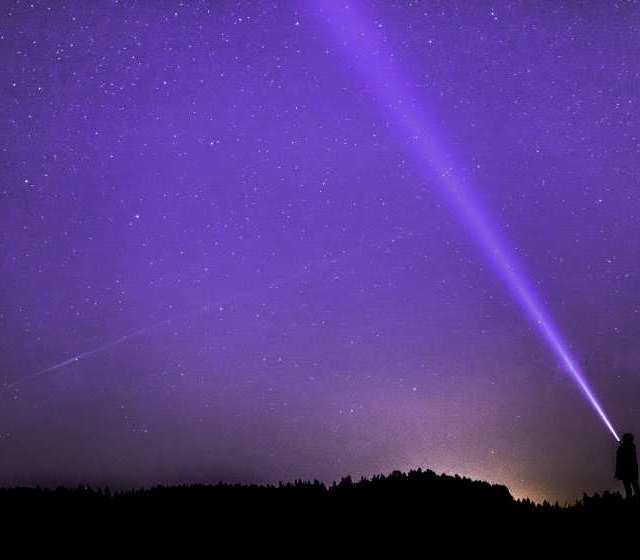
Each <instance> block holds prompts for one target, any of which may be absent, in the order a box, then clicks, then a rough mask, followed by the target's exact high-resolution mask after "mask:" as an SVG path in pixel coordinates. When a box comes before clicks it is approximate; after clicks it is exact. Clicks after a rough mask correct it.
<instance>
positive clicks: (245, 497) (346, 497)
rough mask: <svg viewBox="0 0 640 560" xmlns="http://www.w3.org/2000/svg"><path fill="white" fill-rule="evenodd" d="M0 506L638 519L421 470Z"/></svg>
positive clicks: (598, 497) (76, 495) (63, 493)
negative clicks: (522, 496) (521, 496)
mask: <svg viewBox="0 0 640 560" xmlns="http://www.w3.org/2000/svg"><path fill="white" fill-rule="evenodd" d="M0 504H1V505H2V509H3V510H4V511H5V512H8V511H10V512H13V514H14V515H15V516H17V515H20V514H21V513H23V514H25V515H29V516H33V514H34V512H36V513H37V515H40V516H43V517H47V516H55V517H57V518H61V517H62V518H64V517H65V516H66V515H70V516H72V517H73V516H74V515H82V516H83V517H87V518H91V519H95V518H96V517H100V516H107V517H113V518H119V519H125V518H128V519H136V520H145V521H149V520H151V519H153V518H164V519H166V518H168V517H169V518H179V517H180V516H182V515H189V516H192V517H201V518H205V519H207V520H209V521H211V522H216V523H218V524H220V523H221V522H224V523H227V524H231V525H237V526H247V525H248V524H252V523H259V524H260V525H265V524H269V523H272V524H275V525H279V524H282V523H290V522H301V523H315V524H318V523H325V524H326V523H338V522H341V523H345V522H349V521H353V520H356V521H362V520H365V519H376V520H379V521H385V522H387V521H388V522H390V523H395V522H398V523H403V522H405V521H408V520H413V521H416V520H421V522H423V521H428V520H446V519H455V520H456V523H458V522H460V520H464V519H467V520H476V521H485V522H486V521H488V520H491V519H495V518H503V519H506V518H512V519H526V520H548V521H551V520H553V521H558V522H564V523H569V524H572V523H574V524H575V523H580V522H581V521H582V520H584V519H585V518H586V517H593V516H596V517H597V518H599V519H603V520H606V521H614V522H615V521H616V520H620V519H625V518H626V519H630V518H634V519H637V518H638V514H639V513H640V505H639V502H638V501H637V500H626V499H624V498H623V497H622V496H621V494H620V493H618V492H604V493H602V494H594V495H592V496H587V495H586V494H585V495H584V496H583V497H582V498H581V499H579V500H577V501H576V502H575V503H574V504H571V505H559V504H557V503H556V504H551V503H549V502H546V501H545V502H542V503H535V502H533V501H532V500H529V499H520V500H518V499H515V498H514V497H513V496H512V495H511V493H510V492H509V490H508V488H507V487H506V486H503V485H499V484H490V483H488V482H483V481H478V480H471V479H469V478H465V477H461V476H458V475H454V476H451V475H446V474H436V473H435V472H433V471H431V470H421V469H418V470H412V471H410V472H408V473H402V472H399V471H394V472H392V473H391V474H389V475H376V476H373V477H372V478H361V479H360V480H359V481H353V480H352V478H351V477H350V476H347V477H344V478H342V480H340V481H339V482H334V483H333V484H331V485H325V484H324V483H322V482H319V481H317V480H315V481H302V480H297V481H295V482H290V483H279V484H277V485H253V484H250V485H243V484H228V483H218V484H212V485H205V484H192V485H178V486H156V487H152V488H147V489H137V490H125V491H117V492H114V491H111V490H110V489H108V488H91V487H88V486H79V487H77V488H64V487H59V488H39V487H35V488H26V487H20V488H3V489H0ZM403 520H404V521H403Z"/></svg>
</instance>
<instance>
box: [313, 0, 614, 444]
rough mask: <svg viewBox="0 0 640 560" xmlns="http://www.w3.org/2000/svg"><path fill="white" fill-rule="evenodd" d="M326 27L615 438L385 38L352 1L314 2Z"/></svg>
mask: <svg viewBox="0 0 640 560" xmlns="http://www.w3.org/2000/svg"><path fill="white" fill-rule="evenodd" d="M318 5H319V7H320V12H321V13H322V14H323V15H324V16H325V17H326V19H327V21H328V23H329V26H328V28H329V29H330V31H331V32H332V33H333V34H334V36H335V38H336V39H337V42H338V43H339V44H340V45H341V47H342V48H343V49H344V50H345V52H346V54H347V55H349V59H350V60H351V61H352V62H354V63H355V65H356V66H357V69H358V71H359V73H360V74H361V75H362V76H363V78H364V79H365V80H366V81H367V83H368V84H371V85H372V86H373V90H374V91H375V92H377V94H378V97H379V101H380V102H381V104H382V105H384V106H385V108H386V109H387V110H388V111H389V112H390V113H391V114H392V115H393V116H394V117H395V118H396V120H397V121H398V126H399V129H400V130H401V131H402V132H403V133H404V134H405V135H407V136H408V137H409V138H410V139H411V146H412V148H413V150H414V152H415V155H416V159H417V162H418V163H419V164H420V165H421V170H422V172H423V173H424V175H425V176H426V177H428V178H430V179H435V181H433V182H434V184H437V185H439V186H440V187H441V190H442V191H443V194H444V196H445V198H446V199H447V200H448V201H449V203H450V205H451V206H452V208H453V209H454V211H455V212H456V213H457V214H458V217H459V218H460V220H461V222H462V223H463V224H464V225H465V226H466V227H467V228H468V230H469V232H470V233H471V235H472V237H474V238H475V239H476V241H477V242H478V245H479V246H480V248H481V249H482V250H483V252H484V253H485V254H486V257H487V258H488V260H489V261H490V262H491V264H492V265H493V267H494V269H495V271H496V273H497V274H498V275H499V277H500V278H501V279H502V281H503V282H504V284H505V285H506V287H507V288H508V290H509V291H510V292H511V294H512V295H513V297H514V299H515V300H516V301H517V303H518V304H519V306H520V307H521V308H522V310H523V311H524V312H525V314H526V316H527V318H528V319H529V320H530V321H531V322H532V323H533V325H534V326H535V328H536V329H537V331H538V333H539V334H540V336H541V337H542V338H543V339H544V341H545V342H546V343H547V344H548V346H549V347H550V348H551V350H552V351H553V353H554V354H555V355H556V357H557V358H558V359H559V361H560V363H561V364H562V366H563V367H564V369H565V370H566V371H567V372H568V373H569V375H570V377H571V379H573V381H574V382H575V383H576V384H577V386H578V388H579V389H580V391H581V392H582V394H583V395H584V396H585V397H586V399H587V401H588V403H589V404H590V405H591V407H592V408H593V410H594V411H595V412H596V414H597V415H598V416H599V418H600V419H601V420H602V422H603V423H604V424H605V426H606V427H607V429H608V430H609V431H610V432H611V433H612V434H613V437H614V438H616V440H618V441H620V438H619V437H618V434H617V433H616V431H615V429H614V427H613V425H612V423H611V421H610V420H609V418H608V417H607V415H606V413H605V411H604V409H603V407H602V405H601V404H600V403H599V402H598V399H597V398H596V396H595V394H594V392H593V390H592V389H591V387H590V386H589V384H588V382H587V380H586V378H585V375H584V373H583V372H582V370H581V368H580V366H579V365H578V362H577V361H576V359H575V358H574V357H573V356H572V354H571V352H570V350H569V348H568V345H567V343H566V342H565V340H564V338H563V337H562V336H561V334H560V332H559V330H558V329H557V327H556V326H555V325H554V323H553V321H552V320H551V317H550V315H549V314H548V312H547V311H546V310H545V308H544V305H543V304H542V303H541V301H539V300H538V297H537V295H536V293H535V290H534V289H533V288H532V286H530V284H529V282H528V281H527V278H526V276H525V274H524V273H523V272H521V271H520V270H519V269H518V267H517V266H516V261H515V259H514V257H513V256H512V254H511V252H510V251H508V249H507V246H506V244H505V243H504V241H503V240H502V239H501V236H500V235H499V233H498V229H497V228H494V227H491V224H490V221H489V219H488V217H487V214H486V212H485V211H484V210H483V209H482V207H481V205H480V204H479V203H478V202H477V201H475V200H474V199H473V197H472V194H471V187H470V185H469V181H468V180H467V179H465V178H464V177H463V176H462V175H461V174H458V173H456V172H455V171H454V170H455V168H456V167H457V166H455V165H454V162H453V158H452V157H451V155H450V154H449V153H448V152H447V150H445V149H443V147H442V146H441V144H438V143H437V142H436V134H435V132H436V127H435V126H434V125H433V124H432V123H433V118H429V115H428V113H427V111H426V110H425V108H424V106H422V107H420V108H419V105H418V103H417V102H416V101H415V99H414V95H412V93H411V89H410V87H408V86H407V84H408V83H409V80H406V79H403V76H402V75H401V74H400V72H399V71H398V68H397V63H396V62H395V60H394V56H393V53H392V52H391V51H390V50H387V49H386V48H385V45H386V41H385V39H384V38H383V37H382V36H381V35H380V33H379V32H378V31H377V30H376V29H375V28H374V25H373V21H372V20H368V19H367V18H366V17H364V16H362V15H361V14H359V13H357V12H356V10H355V9H354V8H353V5H352V4H345V3H343V2H337V1H336V0H326V1H322V2H319V4H318Z"/></svg>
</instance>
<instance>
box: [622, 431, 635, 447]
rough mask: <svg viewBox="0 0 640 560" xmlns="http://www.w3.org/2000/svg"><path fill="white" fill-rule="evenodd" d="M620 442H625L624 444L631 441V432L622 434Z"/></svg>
mask: <svg viewBox="0 0 640 560" xmlns="http://www.w3.org/2000/svg"><path fill="white" fill-rule="evenodd" d="M620 443H622V444H625V445H629V444H630V443H633V434H629V433H627V434H622V440H621V441H620Z"/></svg>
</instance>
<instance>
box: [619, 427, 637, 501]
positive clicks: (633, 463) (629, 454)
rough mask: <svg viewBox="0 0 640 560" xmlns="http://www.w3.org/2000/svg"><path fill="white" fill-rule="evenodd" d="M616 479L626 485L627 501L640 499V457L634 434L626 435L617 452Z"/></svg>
mask: <svg viewBox="0 0 640 560" xmlns="http://www.w3.org/2000/svg"><path fill="white" fill-rule="evenodd" d="M616 478H617V479H618V480H621V481H622V484H624V492H625V495H626V496H627V500H630V499H631V498H632V496H635V498H636V500H638V499H640V487H639V486H638V457H637V455H636V446H635V444H634V443H633V434H624V435H623V436H622V439H621V440H620V445H619V446H618V451H617V452H616Z"/></svg>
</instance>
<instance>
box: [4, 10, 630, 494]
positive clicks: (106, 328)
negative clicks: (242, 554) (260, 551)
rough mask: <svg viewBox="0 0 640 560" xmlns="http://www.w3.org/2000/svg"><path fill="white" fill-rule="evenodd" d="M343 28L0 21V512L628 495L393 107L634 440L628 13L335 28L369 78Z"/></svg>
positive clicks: (30, 14)
mask: <svg viewBox="0 0 640 560" xmlns="http://www.w3.org/2000/svg"><path fill="white" fill-rule="evenodd" d="M330 4H331V6H332V7H331V9H329V3H328V2H324V1H323V0H317V1H311V0H309V1H306V0H305V1H299V2H273V1H271V2H265V1H246V2H239V1H218V2H182V3H178V2H158V1H154V2H151V1H148V2H102V3H99V2H84V1H80V0H74V1H68V2H51V3H46V2H38V1H32V2H29V1H27V2H10V3H9V2H7V3H4V4H3V6H2V8H1V11H0V53H1V56H2V65H1V67H0V77H1V80H0V92H1V93H0V96H1V98H0V111H1V114H2V118H1V121H0V122H1V123H2V124H1V126H2V129H1V131H0V132H1V134H0V147H1V151H0V158H1V159H0V165H1V169H2V174H1V179H2V182H1V184H0V197H1V198H0V201H1V202H0V219H1V220H2V221H1V223H2V228H1V229H0V248H1V250H0V259H1V261H0V262H1V265H0V266H1V272H2V278H3V281H2V284H1V285H0V286H1V287H0V290H1V291H0V329H1V334H2V336H1V337H0V345H1V347H0V484H1V485H13V484H35V483H39V484H58V483H65V484H77V483H80V482H90V483H92V484H110V485H114V486H128V485H143V484H145V485H148V484H153V483H160V482H161V483H171V482H179V481H180V482H181V481H216V480H219V479H223V480H234V481H235V480H243V481H275V480H280V479H292V478H320V479H324V480H332V479H334V478H336V477H340V476H342V475H346V474H352V475H355V476H359V475H361V474H372V473H377V472H385V471H390V470H392V469H403V470H404V469H408V468H415V467H418V466H420V467H423V468H426V467H429V468H433V469H434V470H436V471H447V472H457V473H461V474H466V475H470V476H474V477H479V478H484V479H488V480H493V481H499V482H504V483H506V484H508V485H509V487H510V488H511V489H512V491H513V492H514V494H516V495H518V496H522V495H528V496H531V497H533V498H536V499H540V498H552V499H560V500H565V499H572V498H575V497H577V496H579V495H581V494H582V492H583V491H586V492H592V491H596V490H604V489H610V488H616V482H615V481H614V480H613V453H614V449H615V441H614V440H613V438H612V437H611V434H609V433H608V431H607V430H606V428H605V427H604V426H603V424H602V422H601V421H600V420H599V418H598V417H597V416H596V415H595V414H594V413H593V410H592V409H591V408H590V407H589V405H588V404H587V403H586V401H585V399H584V398H583V395H582V394H581V393H580V391H579V390H578V389H577V388H576V386H575V384H574V383H573V382H572V381H571V379H570V377H569V376H568V375H567V374H566V372H565V371H564V370H563V369H562V367H561V365H560V364H559V362H558V359H557V357H556V356H555V355H554V354H553V353H552V351H551V350H550V349H549V347H548V346H547V344H546V343H545V342H544V341H543V340H542V339H541V338H540V336H539V334H538V333H537V331H536V329H535V328H534V327H532V326H531V323H530V322H529V321H528V319H527V318H526V317H525V315H524V314H523V312H522V310H521V308H520V307H519V306H518V304H517V303H516V302H515V301H514V299H513V297H512V295H511V294H510V292H509V290H508V289H507V288H505V286H504V283H503V281H502V279H501V278H500V276H499V275H498V274H496V270H495V268H494V267H493V266H492V264H491V263H490V261H489V260H488V259H487V256H486V251H484V250H483V249H482V247H481V246H480V245H479V244H478V240H477V239H476V238H475V237H474V235H473V229H472V228H469V227H468V224H465V223H464V219H460V215H459V214H456V212H455V211H454V209H452V206H451V204H450V201H448V200H447V197H446V196H443V189H442V185H439V184H437V183H438V180H437V179H434V178H433V177H429V176H428V175H426V174H425V173H424V166H425V164H424V162H423V161H421V160H420V157H417V153H416V149H415V147H414V146H412V142H414V139H413V138H411V137H410V135H409V134H408V133H407V128H406V127H403V126H402V123H401V122H399V121H401V119H400V118H399V114H400V113H399V112H398V110H396V109H394V108H393V107H391V106H390V100H391V102H393V101H394V100H397V102H398V103H407V102H410V103H411V104H412V107H414V109H415V110H416V111H417V110H418V108H419V109H420V110H419V111H418V112H419V113H420V114H425V115H428V119H429V123H428V127H427V128H428V130H429V131H430V135H431V137H430V138H429V139H428V140H429V142H431V143H433V144H434V145H436V146H437V147H438V149H440V150H441V151H442V152H443V153H445V154H446V156H447V158H450V159H451V160H454V161H455V162H456V165H457V166H458V168H457V169H456V170H455V173H456V174H458V175H460V176H462V177H465V180H466V183H467V184H468V185H469V188H471V189H472V195H473V197H474V199H476V200H477V201H478V203H479V204H481V205H482V206H483V207H484V208H485V209H486V211H487V216H489V219H490V223H491V225H492V227H495V228H496V231H498V233H499V234H500V235H502V236H503V238H504V239H506V240H507V245H508V247H509V250H510V251H511V252H512V254H513V255H515V257H516V258H517V260H518V263H519V264H520V265H521V267H522V269H523V270H524V271H526V275H527V277H528V279H529V281H530V283H531V284H532V285H533V286H535V288H536V289H537V291H538V295H539V297H540V299H541V300H542V301H543V303H544V304H545V306H546V309H547V311H549V313H550V315H551V316H552V318H553V320H554V321H555V322H556V324H557V325H558V326H559V328H560V330H561V332H562V333H563V335H564V336H565V338H566V339H567V340H568V342H569V343H570V345H571V351H572V352H573V355H574V356H575V357H576V359H577V360H578V362H579V363H580V364H581V365H582V367H583V369H584V371H585V373H586V376H587V377H588V379H589V382H590V383H591V385H592V386H593V388H594V389H595V390H596V393H597V395H598V397H599V399H600V400H601V402H602V403H603V404H604V406H605V408H606V410H607V412H608V413H609V415H610V416H611V419H612V421H613V423H614V425H615V427H616V429H617V430H618V431H619V432H624V431H634V430H638V431H640V422H639V421H638V416H639V414H640V410H639V408H640V406H639V405H638V400H639V398H640V379H639V378H638V367H639V365H640V346H639V345H638V343H637V340H638V338H639V337H640V302H639V301H638V295H637V294H638V290H639V289H640V242H639V241H638V240H639V239H640V190H639V189H638V182H639V179H640V168H639V167H638V164H637V161H638V158H639V156H640V113H639V112H638V109H637V106H638V105H639V104H640V87H639V86H638V84H639V83H640V43H639V42H638V32H639V31H640V5H639V4H638V3H636V2H619V3H614V2H606V3H605V2H602V3H600V2H582V3H577V2H566V3H562V2H554V3H549V2H539V3H535V2H528V1H526V2H525V1H522V2H500V1H496V2H491V3H485V2H473V3H466V2H453V1H443V2H411V1H404V2H399V1H395V0H394V1H388V2H387V1H385V2H382V1H380V2H371V1H366V0H359V1H356V0H351V1H350V2H349V4H351V5H352V6H357V7H358V9H359V10H360V11H361V13H362V14H363V19H362V21H363V22H364V23H363V25H365V27H366V29H367V36H373V37H376V38H377V39H379V41H378V43H379V44H381V45H382V51H383V52H382V53H381V52H378V51H377V50H376V49H373V48H370V47H371V45H368V46H367V47H366V49H364V50H363V49H362V48H361V49H360V50H358V49H352V48H351V47H349V45H347V48H345V45H344V44H343V43H344V42H345V37H348V35H346V36H345V34H344V33H348V32H349V30H346V31H345V30H344V29H342V30H341V29H339V26H338V25H337V20H336V14H338V15H339V14H340V13H341V11H342V5H346V4H347V2H335V1H332V2H331V3H330ZM336 5H337V6H338V8H337V9H336V8H335V6H336ZM369 30H370V32H371V33H370V34H369ZM351 32H353V29H351ZM347 43H348V41H347ZM365 50H366V52H365ZM380 76H383V77H385V76H395V79H396V81H395V82H394V83H391V84H387V83H382V82H381V81H380V79H378V80H376V77H378V78H379V77H380ZM386 86H389V89H390V91H391V92H392V97H389V92H388V91H387V92H386V93H385V87H386ZM398 92H402V94H405V93H406V94H407V95H408V96H409V97H410V99H404V98H401V97H402V96H400V98H398V96H397V95H396V97H395V98H393V95H395V94H397V93H398ZM76 357H77V358H79V359H77V360H74V359H73V358H76ZM65 362H68V363H66V364H65V365H62V364H64V363H65ZM57 366H61V367H57ZM46 370H48V371H46Z"/></svg>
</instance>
